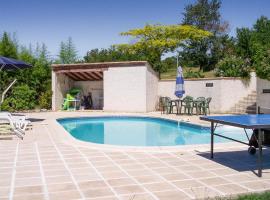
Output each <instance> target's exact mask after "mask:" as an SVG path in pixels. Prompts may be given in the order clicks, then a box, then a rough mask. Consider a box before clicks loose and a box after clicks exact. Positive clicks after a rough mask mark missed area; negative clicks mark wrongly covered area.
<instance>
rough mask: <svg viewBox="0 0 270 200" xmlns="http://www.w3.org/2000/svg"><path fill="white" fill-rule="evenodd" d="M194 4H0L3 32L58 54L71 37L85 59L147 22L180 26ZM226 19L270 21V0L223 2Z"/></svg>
mask: <svg viewBox="0 0 270 200" xmlns="http://www.w3.org/2000/svg"><path fill="white" fill-rule="evenodd" d="M194 2H195V0H0V3H1V4H0V5H1V14H0V34H2V33H3V31H7V32H9V33H11V34H13V33H15V34H16V37H17V39H18V41H19V43H20V44H22V45H26V46H28V45H29V44H30V43H31V44H33V45H35V44H36V43H37V42H39V43H45V44H46V46H47V47H48V50H49V52H50V55H51V56H52V57H55V56H56V55H57V54H58V51H59V46H60V42H61V41H66V40H67V39H68V37H72V39H73V42H74V44H75V46H76V49H77V51H78V54H79V56H80V57H83V56H84V55H85V54H86V52H87V51H88V50H90V49H94V48H108V47H109V46H110V45H112V44H118V43H125V42H128V41H129V38H127V37H123V36H120V35H119V33H120V32H124V31H127V30H129V29H134V28H140V27H143V26H144V25H145V24H147V23H148V24H156V23H160V24H167V25H169V24H178V23H180V22H181V20H182V17H183V15H182V13H183V12H184V7H185V6H186V5H187V4H190V3H194ZM221 15H222V19H223V20H226V21H228V22H229V24H230V30H229V34H230V35H232V36H234V35H235V30H236V28H237V27H252V25H253V24H254V23H255V22H256V20H257V19H258V18H259V17H260V16H262V15H264V16H267V17H268V18H270V1H269V0H223V1H222V7H221Z"/></svg>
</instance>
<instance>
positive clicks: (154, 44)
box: [116, 25, 211, 71]
mask: <svg viewBox="0 0 270 200" xmlns="http://www.w3.org/2000/svg"><path fill="white" fill-rule="evenodd" d="M121 35H123V36H130V37H131V41H132V42H131V43H129V44H120V45H116V47H118V48H120V49H122V50H123V49H124V50H126V51H127V52H131V53H137V52H140V53H143V54H145V57H146V58H147V59H148V61H149V62H150V63H151V64H152V65H154V68H156V70H157V71H160V69H159V67H158V65H159V62H160V60H161V56H162V55H163V54H164V53H168V52H172V51H174V50H175V49H176V48H178V47H179V46H180V45H181V43H183V42H184V41H185V40H200V39H202V38H205V37H208V36H210V35H211V33H210V32H208V31H204V30H201V29H198V28H196V27H194V26H189V25H146V26H145V27H143V28H140V29H132V30H129V31H127V32H123V33H121Z"/></svg>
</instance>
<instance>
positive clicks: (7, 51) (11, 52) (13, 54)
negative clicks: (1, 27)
mask: <svg viewBox="0 0 270 200" xmlns="http://www.w3.org/2000/svg"><path fill="white" fill-rule="evenodd" d="M0 55H1V56H5V57H9V58H17V57H18V53H17V45H16V43H15V42H14V41H12V40H11V39H10V37H9V35H8V33H7V32H4V34H3V36H2V38H1V41H0Z"/></svg>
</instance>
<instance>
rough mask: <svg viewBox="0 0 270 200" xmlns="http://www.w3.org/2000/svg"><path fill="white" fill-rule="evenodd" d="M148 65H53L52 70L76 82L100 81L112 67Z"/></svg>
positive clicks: (119, 63) (134, 62)
mask: <svg viewBox="0 0 270 200" xmlns="http://www.w3.org/2000/svg"><path fill="white" fill-rule="evenodd" d="M147 64H148V62H147V61H125V62H100V63H76V64H53V65H52V70H53V71H54V72H55V73H56V74H59V73H62V74H65V75H66V76H68V77H69V78H71V79H72V80H74V81H100V80H103V71H105V70H107V69H108V68H110V67H138V66H145V65H147Z"/></svg>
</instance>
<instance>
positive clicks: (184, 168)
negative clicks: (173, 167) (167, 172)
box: [177, 165, 200, 172]
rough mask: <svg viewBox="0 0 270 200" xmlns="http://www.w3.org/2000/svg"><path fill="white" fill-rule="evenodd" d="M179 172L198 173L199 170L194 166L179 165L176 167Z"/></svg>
mask: <svg viewBox="0 0 270 200" xmlns="http://www.w3.org/2000/svg"><path fill="white" fill-rule="evenodd" d="M177 168H178V169H179V170H181V171H184V172H190V171H198V170H200V167H199V166H194V165H181V166H178V167H177Z"/></svg>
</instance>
